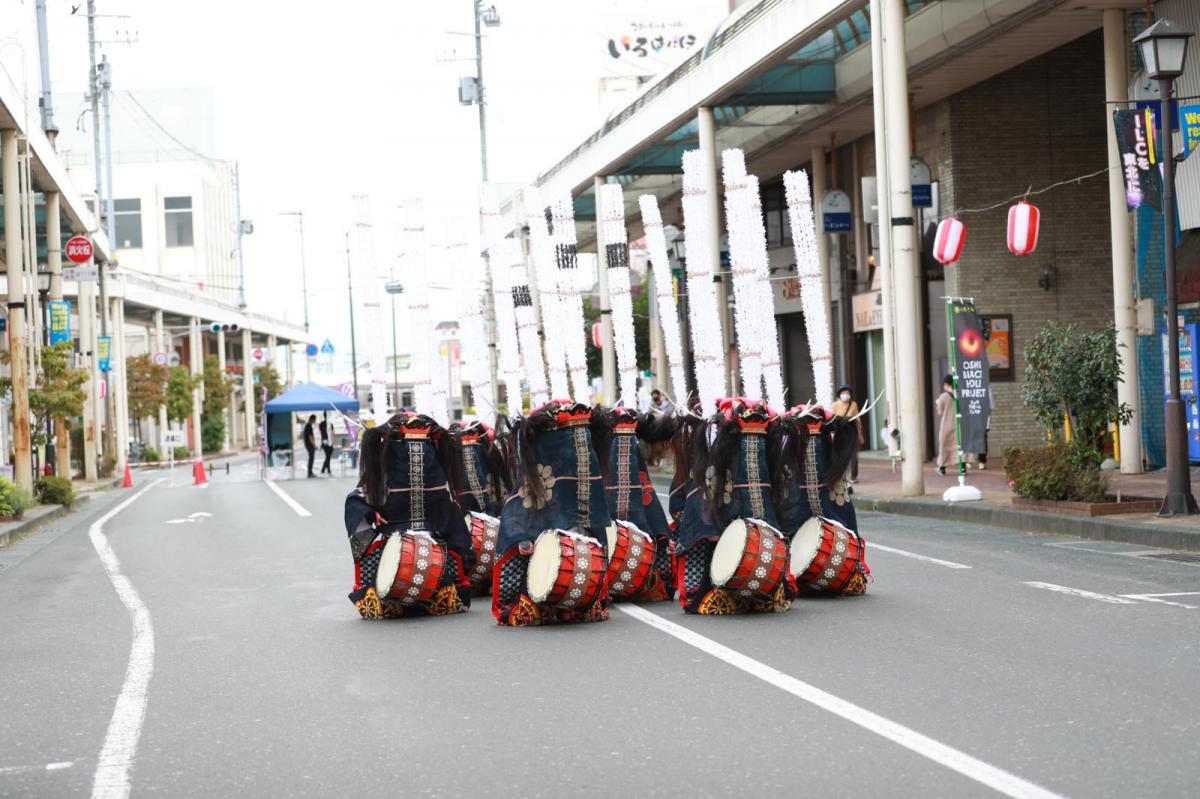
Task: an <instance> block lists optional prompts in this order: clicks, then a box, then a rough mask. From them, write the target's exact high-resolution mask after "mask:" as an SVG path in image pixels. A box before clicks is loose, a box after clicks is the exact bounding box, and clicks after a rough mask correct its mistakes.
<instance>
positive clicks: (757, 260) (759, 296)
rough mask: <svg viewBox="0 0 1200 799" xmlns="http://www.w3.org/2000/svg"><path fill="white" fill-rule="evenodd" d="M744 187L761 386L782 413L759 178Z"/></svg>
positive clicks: (783, 401)
mask: <svg viewBox="0 0 1200 799" xmlns="http://www.w3.org/2000/svg"><path fill="white" fill-rule="evenodd" d="M746 185H747V187H748V189H749V191H750V196H751V198H752V200H753V202H752V204H751V214H750V233H751V235H752V237H753V238H752V243H751V254H752V255H753V256H754V282H755V297H756V300H755V303H754V304H755V307H756V308H758V309H759V313H758V322H759V323H760V324H761V325H762V331H761V332H760V333H759V337H760V339H761V341H762V377H763V385H764V387H765V388H766V397H767V403H768V404H769V405H770V406H771V407H772V408H776V409H778V410H779V411H783V410H784V409H785V408H786V407H787V393H786V391H785V390H784V387H783V359H782V358H781V357H780V354H779V326H778V325H776V324H775V292H774V291H772V289H771V262H770V259H769V256H768V255H767V229H766V226H765V225H764V224H763V213H762V193H761V192H760V191H759V188H758V178H757V177H755V176H754V175H747V176H746Z"/></svg>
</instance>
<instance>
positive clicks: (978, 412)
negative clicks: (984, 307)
mask: <svg viewBox="0 0 1200 799" xmlns="http://www.w3.org/2000/svg"><path fill="white" fill-rule="evenodd" d="M946 312H947V313H948V314H949V315H950V330H951V331H952V332H951V335H952V336H953V339H952V341H953V344H952V346H951V348H950V357H951V358H952V359H953V363H952V368H953V370H954V374H955V389H956V390H957V392H958V414H959V418H958V446H959V448H960V449H961V450H962V451H963V452H987V447H986V446H985V444H984V436H985V434H986V432H987V426H988V416H989V415H990V413H991V403H990V402H988V359H987V344H986V342H984V340H983V325H982V324H981V323H980V321H979V315H978V314H977V313H975V303H974V302H971V301H970V300H962V299H951V300H949V301H948V302H947V303H946Z"/></svg>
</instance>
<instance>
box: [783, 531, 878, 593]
mask: <svg viewBox="0 0 1200 799" xmlns="http://www.w3.org/2000/svg"><path fill="white" fill-rule="evenodd" d="M862 559H863V545H862V541H861V540H860V539H859V537H858V536H857V535H855V534H854V533H853V532H852V531H850V530H849V529H847V528H846V527H843V526H842V525H840V524H838V523H837V522H835V521H834V520H833V519H825V518H822V517H820V516H814V517H813V518H811V519H809V520H808V521H806V522H805V523H804V524H803V525H801V526H800V529H799V530H798V531H796V535H795V537H794V538H792V553H791V558H790V563H789V564H788V569H789V571H790V572H791V573H792V576H793V577H795V578H796V582H797V583H798V584H799V585H801V586H803V587H805V588H809V589H811V590H814V591H829V592H831V593H837V592H840V591H843V590H845V588H846V586H847V585H849V583H850V579H851V578H852V577H853V576H854V574H855V572H856V571H858V565H859V564H860V563H861V562H862Z"/></svg>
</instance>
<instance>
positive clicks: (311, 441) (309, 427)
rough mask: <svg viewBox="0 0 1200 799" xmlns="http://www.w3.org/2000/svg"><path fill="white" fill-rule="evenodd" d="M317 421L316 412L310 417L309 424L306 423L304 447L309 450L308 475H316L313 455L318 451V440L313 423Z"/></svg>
mask: <svg viewBox="0 0 1200 799" xmlns="http://www.w3.org/2000/svg"><path fill="white" fill-rule="evenodd" d="M316 421H317V415H316V414H315V413H314V414H312V415H310V416H309V417H308V424H306V425H304V448H305V449H306V450H308V476H309V477H316V475H315V474H313V471H312V467H313V456H314V455H316V453H317V441H316V438H315V437H314V436H313V424H314V423H315V422H316Z"/></svg>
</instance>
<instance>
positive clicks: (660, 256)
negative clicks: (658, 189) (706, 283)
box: [638, 194, 687, 407]
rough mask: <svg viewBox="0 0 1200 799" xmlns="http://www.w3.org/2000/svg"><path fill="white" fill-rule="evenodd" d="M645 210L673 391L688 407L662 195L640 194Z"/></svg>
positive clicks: (644, 226)
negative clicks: (660, 199) (660, 207)
mask: <svg viewBox="0 0 1200 799" xmlns="http://www.w3.org/2000/svg"><path fill="white" fill-rule="evenodd" d="M638 205H639V206H640V207H641V209H642V227H643V228H645V231H646V247H647V248H648V249H649V250H650V265H651V267H652V268H653V272H654V296H655V299H656V300H657V301H658V320H659V323H660V325H661V327H662V333H663V343H664V345H665V346H666V348H667V366H668V368H669V369H670V371H671V392H672V396H674V397H675V398H676V399H675V401H676V402H683V403H684V407H686V400H687V382H686V379H685V378H684V373H683V341H682V340H681V339H680V334H679V310H678V309H677V308H676V307H675V280H674V279H673V278H672V277H671V263H670V261H669V260H668V259H667V238H666V236H665V235H664V234H663V224H662V214H661V213H660V212H659V210H658V198H657V197H655V196H654V195H653V194H643V195H642V196H641V197H638Z"/></svg>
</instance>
